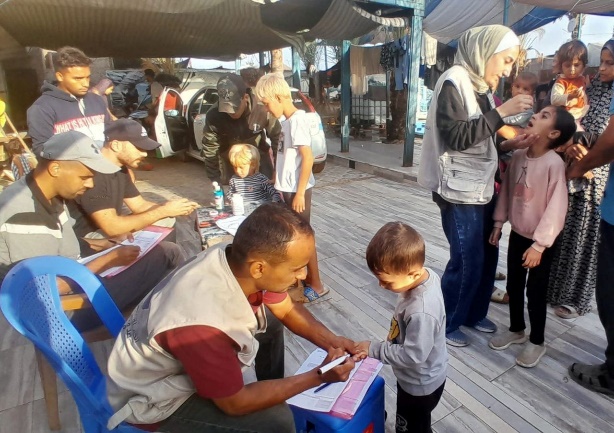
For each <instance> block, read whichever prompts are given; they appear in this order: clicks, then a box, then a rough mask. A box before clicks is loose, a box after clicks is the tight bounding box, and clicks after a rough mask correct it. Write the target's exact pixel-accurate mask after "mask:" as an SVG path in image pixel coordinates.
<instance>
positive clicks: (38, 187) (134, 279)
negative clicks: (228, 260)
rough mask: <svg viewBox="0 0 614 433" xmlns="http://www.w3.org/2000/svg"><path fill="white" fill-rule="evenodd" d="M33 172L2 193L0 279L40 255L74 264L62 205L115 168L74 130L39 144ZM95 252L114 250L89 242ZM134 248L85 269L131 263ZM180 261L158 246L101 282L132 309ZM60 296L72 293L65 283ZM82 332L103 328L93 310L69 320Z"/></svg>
mask: <svg viewBox="0 0 614 433" xmlns="http://www.w3.org/2000/svg"><path fill="white" fill-rule="evenodd" d="M38 156H39V158H40V160H39V163H38V166H37V167H36V169H35V170H34V171H32V172H30V173H28V174H27V175H26V176H25V177H23V178H21V179H19V180H18V181H16V182H15V183H13V184H12V185H10V186H8V187H7V188H6V189H5V190H4V191H2V193H1V194H0V278H2V279H3V278H4V276H5V275H6V273H7V272H8V271H9V269H10V268H11V267H12V266H13V265H14V264H15V263H17V262H19V261H21V260H24V259H27V258H30V257H38V256H46V255H52V256H64V257H68V258H71V259H75V260H76V259H78V258H79V256H80V253H79V251H80V248H79V240H78V238H77V236H76V235H75V232H74V231H73V228H72V223H73V220H72V218H70V217H69V216H68V212H67V210H66V206H65V204H64V200H72V199H74V198H75V197H77V196H79V195H80V194H83V192H84V191H86V190H88V189H90V188H92V186H93V185H94V184H93V178H94V175H95V173H103V174H109V175H110V174H112V173H113V172H116V171H117V169H118V168H117V166H115V165H113V164H111V163H110V162H109V161H108V160H106V159H105V158H104V157H103V156H102V155H101V153H100V150H99V149H98V147H97V146H96V144H95V143H94V141H93V140H92V139H91V138H89V137H87V136H86V135H84V134H82V133H81V132H78V131H69V132H64V133H61V134H57V135H54V136H53V137H51V138H50V139H49V140H48V141H47V142H45V143H44V144H43V145H42V150H41V152H40V154H39V155H38ZM88 242H89V244H90V247H91V248H92V249H93V250H104V249H107V248H109V247H112V246H115V244H114V243H112V242H109V241H108V240H106V239H101V240H91V241H88ZM138 254H139V248H138V247H135V246H120V247H119V248H116V249H114V250H113V251H110V252H109V253H108V254H106V255H103V256H101V257H98V258H96V259H94V260H92V261H91V262H89V263H88V264H87V265H86V266H87V268H88V269H89V270H90V271H92V272H94V273H95V274H100V273H101V272H104V271H105V270H107V269H110V268H112V267H115V266H125V265H129V264H131V263H133V262H134V261H135V260H136V258H137V256H138ZM182 261H183V256H182V253H181V250H180V249H179V247H177V246H176V245H175V244H172V243H169V242H161V243H160V244H158V245H157V246H156V247H155V248H153V249H152V250H151V251H149V252H148V253H147V254H146V255H145V256H143V257H142V258H141V259H140V260H139V261H138V262H136V263H134V264H133V265H132V266H130V267H129V268H128V269H126V270H125V271H123V272H121V273H119V274H117V275H115V276H113V277H108V278H101V281H102V282H103V284H104V286H105V287H106V289H107V291H108V292H109V294H110V296H111V298H113V300H114V301H115V303H116V305H117V306H118V308H119V309H120V310H126V309H129V308H131V307H133V306H134V305H136V304H137V303H138V302H139V301H140V300H141V299H142V298H143V297H144V296H145V295H146V294H147V293H149V292H150V291H151V290H152V289H153V287H154V286H155V285H156V284H157V283H158V282H159V281H160V280H161V279H162V278H164V277H165V276H166V274H168V273H169V272H170V271H171V270H173V269H175V268H176V267H177V266H178V265H179V264H180V263H181V262H182ZM59 288H60V293H61V294H68V293H71V291H72V288H71V287H70V286H69V285H68V284H67V283H66V282H64V281H61V282H60V284H59ZM71 320H72V321H73V323H74V324H75V326H76V327H77V328H78V329H79V330H81V331H85V330H88V329H92V328H95V327H96V326H99V325H100V324H101V322H100V320H99V319H98V316H97V315H96V313H95V312H94V311H93V309H84V310H79V311H76V312H74V313H73V316H72V318H71Z"/></svg>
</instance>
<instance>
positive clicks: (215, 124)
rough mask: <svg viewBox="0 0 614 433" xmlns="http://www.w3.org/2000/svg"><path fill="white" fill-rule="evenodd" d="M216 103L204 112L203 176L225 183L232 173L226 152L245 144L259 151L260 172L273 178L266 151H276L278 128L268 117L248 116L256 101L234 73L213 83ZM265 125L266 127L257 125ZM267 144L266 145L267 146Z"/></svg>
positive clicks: (279, 128)
mask: <svg viewBox="0 0 614 433" xmlns="http://www.w3.org/2000/svg"><path fill="white" fill-rule="evenodd" d="M217 93H218V98H219V99H218V102H216V103H215V104H213V105H212V106H211V108H210V109H209V111H208V112H207V117H206V118H205V126H204V128H203V152H202V154H203V156H204V158H205V170H206V171H207V177H208V178H209V179H211V180H212V181H217V182H221V183H223V184H225V185H226V184H228V180H229V179H230V177H231V176H232V174H233V171H232V167H231V166H230V162H229V160H228V151H229V150H230V148H231V147H232V145H233V144H239V143H247V144H252V145H254V146H256V147H257V148H258V151H259V152H260V172H261V173H262V174H264V175H265V176H266V177H268V178H269V179H272V177H273V163H272V161H271V157H270V156H269V150H270V148H271V147H272V148H273V154H275V153H276V151H277V143H278V142H279V134H280V133H281V126H280V124H279V121H277V119H275V118H272V117H270V116H269V117H265V118H262V116H259V115H258V116H256V117H254V116H252V113H254V114H258V113H256V111H257V110H255V107H256V104H257V99H256V98H255V96H254V95H253V94H252V92H251V91H250V89H249V88H248V87H247V86H246V85H245V82H244V81H243V79H242V78H241V77H240V76H238V75H235V74H226V75H224V76H222V77H221V78H220V79H219V81H218V82H217ZM261 123H266V124H261ZM269 141H270V144H269Z"/></svg>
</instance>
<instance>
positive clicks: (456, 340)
mask: <svg viewBox="0 0 614 433" xmlns="http://www.w3.org/2000/svg"><path fill="white" fill-rule="evenodd" d="M446 343H448V344H449V345H450V346H454V347H465V346H469V338H467V336H466V335H465V333H464V332H463V331H461V330H460V329H457V330H456V331H452V332H449V333H447V334H446Z"/></svg>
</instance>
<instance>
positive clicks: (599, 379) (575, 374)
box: [569, 362, 614, 396]
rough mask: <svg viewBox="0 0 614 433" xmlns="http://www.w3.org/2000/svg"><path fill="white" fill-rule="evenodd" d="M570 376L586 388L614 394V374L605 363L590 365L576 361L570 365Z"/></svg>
mask: <svg viewBox="0 0 614 433" xmlns="http://www.w3.org/2000/svg"><path fill="white" fill-rule="evenodd" d="M569 377H571V378H572V379H573V380H574V381H575V382H576V383H578V384H579V385H582V386H583V387H584V388H586V389H590V390H591V391H594V392H601V393H603V394H607V395H611V396H614V376H612V375H610V374H609V373H608V369H607V367H606V365H605V364H600V365H589V364H580V363H579V362H576V363H574V364H572V365H571V367H569Z"/></svg>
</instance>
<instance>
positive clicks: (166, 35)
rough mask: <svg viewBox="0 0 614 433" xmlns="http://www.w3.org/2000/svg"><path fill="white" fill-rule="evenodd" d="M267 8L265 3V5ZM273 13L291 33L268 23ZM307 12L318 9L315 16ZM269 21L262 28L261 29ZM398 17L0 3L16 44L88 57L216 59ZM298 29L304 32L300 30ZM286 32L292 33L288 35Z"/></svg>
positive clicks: (199, 6)
mask: <svg viewBox="0 0 614 433" xmlns="http://www.w3.org/2000/svg"><path fill="white" fill-rule="evenodd" d="M265 3H266V4H265ZM272 11H274V12H275V13H276V14H278V15H279V16H282V17H284V19H283V20H281V21H280V20H277V22H278V23H280V22H285V23H292V24H293V25H294V28H290V29H288V28H285V29H284V28H276V27H273V26H271V25H270V24H271V21H272V20H271V19H270V17H268V16H267V14H268V13H270V12H272ZM314 11H316V12H318V13H315V14H314ZM267 24H269V25H267ZM381 24H384V25H390V26H404V25H405V20H404V19H398V18H383V17H377V16H375V15H372V14H370V13H368V12H366V11H364V10H363V9H360V8H359V7H357V6H356V4H355V2H354V1H351V0H308V1H307V0H293V1H285V2H270V1H266V2H265V1H264V0H182V1H159V0H129V1H126V0H19V1H5V2H2V3H0V27H1V28H3V29H4V30H6V32H7V33H8V34H10V35H11V36H12V37H13V38H14V39H15V40H17V41H18V42H19V43H20V44H22V45H23V46H38V47H42V48H48V49H57V48H59V47H61V46H63V45H75V46H78V47H80V48H81V49H83V50H84V51H85V52H86V53H87V54H88V55H90V56H93V57H103V56H114V57H208V58H217V59H221V60H230V59H234V58H236V57H237V56H238V55H239V54H241V53H255V52H259V51H266V50H270V49H275V48H282V47H285V46H289V45H293V46H297V47H299V48H300V47H301V46H302V45H303V43H304V41H305V40H313V39H315V38H326V39H352V38H355V37H358V36H361V35H363V34H365V33H368V32H369V31H371V30H373V29H375V28H376V27H377V26H378V25H381ZM304 25H305V27H304ZM292 30H293V31H292Z"/></svg>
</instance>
